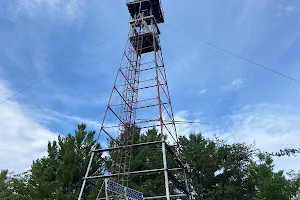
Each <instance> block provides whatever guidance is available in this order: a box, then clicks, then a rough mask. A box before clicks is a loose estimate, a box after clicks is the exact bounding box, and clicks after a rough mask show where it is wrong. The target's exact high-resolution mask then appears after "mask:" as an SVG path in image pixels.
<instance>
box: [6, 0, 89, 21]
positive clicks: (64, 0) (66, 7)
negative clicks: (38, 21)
mask: <svg viewBox="0 0 300 200" xmlns="http://www.w3.org/2000/svg"><path fill="white" fill-rule="evenodd" d="M84 5H85V1H82V0H18V1H14V2H13V3H12V6H10V8H11V9H12V10H14V11H15V13H23V14H26V15H27V16H29V17H35V16H38V15H39V14H41V15H45V14H50V15H51V16H53V17H55V18H65V19H72V20H73V19H78V18H82V17H83V16H84V12H83V8H84Z"/></svg>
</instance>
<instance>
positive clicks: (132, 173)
mask: <svg viewBox="0 0 300 200" xmlns="http://www.w3.org/2000/svg"><path fill="white" fill-rule="evenodd" d="M164 170H165V169H150V170H143V171H134V172H126V173H119V174H109V175H102V176H90V177H85V178H84V179H85V180H92V179H104V178H110V177H115V176H120V175H135V174H149V173H157V172H162V171H164ZM178 170H181V168H174V169H168V171H178Z"/></svg>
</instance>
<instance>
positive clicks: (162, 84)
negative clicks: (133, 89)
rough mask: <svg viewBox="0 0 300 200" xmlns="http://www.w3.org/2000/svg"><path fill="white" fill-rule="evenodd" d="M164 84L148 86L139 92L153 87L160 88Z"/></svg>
mask: <svg viewBox="0 0 300 200" xmlns="http://www.w3.org/2000/svg"><path fill="white" fill-rule="evenodd" d="M165 85H166V84H159V85H149V86H147V87H142V88H139V90H144V89H149V88H154V87H160V86H165Z"/></svg>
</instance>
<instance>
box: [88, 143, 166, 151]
mask: <svg viewBox="0 0 300 200" xmlns="http://www.w3.org/2000/svg"><path fill="white" fill-rule="evenodd" d="M162 142H163V141H155V142H147V143H140V144H132V145H126V146H119V147H112V148H108V149H95V150H93V152H107V151H114V150H118V149H124V148H128V147H140V146H148V145H153V144H160V143H162Z"/></svg>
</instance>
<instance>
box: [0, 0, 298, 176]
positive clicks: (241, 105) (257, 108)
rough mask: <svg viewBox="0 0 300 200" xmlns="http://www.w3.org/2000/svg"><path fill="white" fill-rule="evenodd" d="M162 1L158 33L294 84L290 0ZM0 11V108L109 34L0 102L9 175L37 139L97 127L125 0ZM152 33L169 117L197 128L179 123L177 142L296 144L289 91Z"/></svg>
mask: <svg viewBox="0 0 300 200" xmlns="http://www.w3.org/2000/svg"><path fill="white" fill-rule="evenodd" d="M162 3H163V8H164V12H165V21H166V24H168V25H171V26H172V27H176V28H178V29H180V30H183V31H185V32H187V33H190V34H192V35H194V36H196V37H198V38H200V39H203V40H205V41H208V42H211V43H213V44H215V45H217V46H220V47H222V48H224V49H227V50H229V51H231V52H234V53H236V54H239V55H241V56H243V57H246V58H249V59H251V60H253V61H255V62H257V63H260V64H263V65H265V66H267V67H269V68H272V69H274V70H277V71H279V72H282V73H284V74H286V75H288V76H291V77H293V78H295V79H298V80H299V79H300V67H299V65H300V57H299V49H300V29H299V27H300V1H299V0H285V1H283V0H273V1H270V0H245V1H239V0H232V1H216V0H201V1H199V0H190V1H189V3H186V2H183V1H170V0H164V1H162ZM0 5H2V6H1V7H0V33H1V37H0V44H1V45H0V101H2V100H4V99H6V98H7V97H9V96H10V95H11V94H13V93H15V92H17V91H19V90H21V89H22V88H24V87H25V86H27V85H29V84H31V83H32V82H34V81H36V80H38V79H39V78H41V77H43V76H44V75H46V74H48V73H50V72H52V71H53V70H54V69H56V68H58V67H60V66H62V65H63V64H65V63H68V62H69V61H70V60H72V59H74V58H75V57H76V56H78V55H80V54H81V53H82V52H85V51H86V50H88V49H90V48H91V47H93V46H95V45H97V44H98V43H100V42H101V41H103V40H106V38H109V37H111V36H112V35H113V34H116V33H118V34H117V35H116V36H115V37H113V38H112V39H110V40H108V41H107V42H105V43H104V44H103V45H101V46H99V47H97V48H95V49H93V50H92V51H91V52H89V53H88V54H86V55H85V56H83V57H82V58H80V59H79V60H77V61H76V62H74V63H73V64H71V65H69V66H67V67H65V68H64V69H62V70H60V71H59V72H57V73H55V74H54V75H52V76H50V77H48V78H46V79H44V80H43V81H42V82H40V83H39V84H37V85H35V86H34V87H32V88H30V89H29V90H26V91H25V92H24V93H22V94H20V95H18V96H17V97H15V98H13V99H12V100H9V101H7V102H6V103H4V104H2V105H0V119H1V121H2V124H1V125H0V169H1V168H3V169H6V168H8V169H11V170H15V171H19V172H20V171H23V170H25V169H28V168H29V166H30V164H31V162H32V160H33V159H36V158H38V157H40V156H43V155H45V150H46V149H45V147H46V144H47V141H48V140H53V139H55V138H56V137H57V135H58V134H62V135H63V134H66V133H68V132H73V131H74V130H75V129H76V124H77V123H81V122H84V123H87V124H88V126H89V128H90V129H99V126H100V122H101V120H102V117H103V113H104V110H105V107H106V104H107V101H108V97H109V94H110V91H111V87H112V84H113V80H114V78H115V75H116V72H117V68H118V66H119V63H120V60H121V56H122V53H123V50H124V47H125V43H126V39H127V30H128V28H127V21H128V19H129V15H128V11H127V8H126V6H125V0H124V1H109V0H101V1H97V0H89V1H87V0H18V1H16V0H1V4H0ZM160 29H161V32H162V37H163V39H162V47H163V54H164V57H165V66H166V70H167V76H168V80H169V87H170V93H171V97H172V102H173V109H174V112H175V115H176V118H177V119H182V120H199V121H203V122H206V123H207V124H205V125H192V126H188V125H183V126H180V127H179V130H180V131H181V134H188V133H189V132H191V131H196V132H198V131H202V132H203V133H204V134H205V135H206V136H207V137H212V135H213V134H214V133H216V134H217V135H219V136H220V137H222V138H224V139H227V140H228V141H229V142H232V141H233V140H234V137H235V138H236V140H237V141H238V142H246V143H248V144H250V143H253V142H254V141H255V142H256V144H257V146H258V147H259V148H261V149H262V150H264V151H276V150H278V149H280V148H286V147H290V148H298V147H299V145H298V142H297V141H299V140H300V134H299V132H300V131H299V130H300V123H299V121H300V115H299V114H300V108H299V101H300V85H299V84H296V83H295V82H292V81H290V80H287V79H284V78H282V77H280V76H278V75H276V74H273V73H270V72H268V71H266V70H263V69H261V68H259V67H257V66H254V65H252V64H250V63H247V62H245V61H243V60H240V59H238V58H236V57H233V56H231V55H228V54H225V53H224V52H222V51H219V50H217V49H215V48H213V47H210V46H208V45H205V44H203V43H200V42H199V41H197V40H195V39H193V38H190V37H188V36H186V35H184V34H182V33H180V32H178V31H176V30H174V29H172V28H170V27H168V26H166V25H161V26H160ZM120 30H122V31H121V32H120ZM165 40H166V41H167V42H168V44H169V45H170V46H171V48H172V49H170V47H169V45H168V44H166V42H165ZM172 51H174V52H175V53H176V54H177V55H178V57H179V59H180V60H181V62H182V63H184V65H185V67H186V68H187V70H188V71H189V73H190V74H192V76H193V79H195V81H196V82H197V85H196V84H195V83H194V82H193V81H191V77H189V75H188V74H187V73H186V72H185V70H184V68H183V67H182V66H181V65H180V63H179V61H178V59H177V58H176V57H175V56H174V55H173V54H172ZM204 96H205V97H206V98H208V99H209V100H210V101H211V103H212V104H213V106H214V108H215V110H217V112H218V113H219V115H220V116H221V118H222V120H223V121H224V122H225V123H226V124H227V125H228V127H229V129H230V130H231V133H228V131H227V130H226V128H224V126H223V125H222V123H221V122H220V118H218V117H217V116H216V114H215V112H214V111H213V109H212V108H211V107H210V106H209V105H208V103H207V102H206V101H205V100H204V98H203V97H204ZM233 135H234V137H233ZM299 164H300V159H299V158H294V157H293V158H280V159H276V165H277V169H285V170H290V169H294V170H299Z"/></svg>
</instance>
